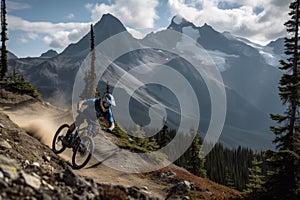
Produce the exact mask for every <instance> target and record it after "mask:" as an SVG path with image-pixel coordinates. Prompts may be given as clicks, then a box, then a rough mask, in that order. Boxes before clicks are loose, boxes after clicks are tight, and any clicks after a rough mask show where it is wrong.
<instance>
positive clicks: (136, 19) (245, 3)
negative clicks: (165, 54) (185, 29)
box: [7, 0, 291, 57]
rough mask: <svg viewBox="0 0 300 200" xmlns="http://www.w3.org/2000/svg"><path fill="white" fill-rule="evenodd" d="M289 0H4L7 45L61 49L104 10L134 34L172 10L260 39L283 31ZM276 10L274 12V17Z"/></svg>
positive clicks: (165, 20) (163, 20)
mask: <svg viewBox="0 0 300 200" xmlns="http://www.w3.org/2000/svg"><path fill="white" fill-rule="evenodd" d="M290 2H291V0H160V1H159V0H60V1H58V0H51V1H48V0H47V1H46V0H13V1H7V11H8V13H7V22H8V29H9V30H8V37H9V41H8V43H7V47H8V50H9V51H11V52H13V53H14V54H16V55H17V56H18V57H27V56H40V55H41V54H42V53H44V52H46V51H47V50H49V49H54V50H56V51H58V52H61V51H62V50H63V49H64V48H66V47H67V46H68V45H69V44H70V43H75V42H77V41H78V40H79V39H81V38H82V37H83V36H84V35H85V34H86V33H87V32H88V31H89V25H90V24H91V23H96V22H97V21H99V20H100V18H101V16H102V15H103V14H105V13H111V14H113V15H114V16H116V17H117V18H119V19H120V20H121V22H122V23H123V24H124V25H125V27H127V28H128V30H129V31H130V32H131V33H132V34H133V35H134V36H135V37H138V38H141V37H143V36H144V35H145V33H147V32H150V31H153V30H159V29H161V28H165V27H167V26H168V25H169V24H170V20H171V18H172V16H174V15H181V16H182V17H184V18H186V19H187V20H189V21H191V22H193V23H194V24H195V25H197V26H202V25H203V24H204V23H208V24H210V25H211V26H213V27H214V28H215V29H216V30H217V31H220V32H223V31H229V32H231V33H232V34H234V35H237V36H242V37H245V38H248V39H250V40H252V41H254V42H257V43H261V44H266V43H268V42H270V41H271V40H274V39H277V38H279V37H283V36H285V34H286V32H285V27H284V26H283V24H284V22H285V21H286V20H287V19H288V14H287V13H288V11H289V9H288V6H289V3H290ZM274 16H276V17H274Z"/></svg>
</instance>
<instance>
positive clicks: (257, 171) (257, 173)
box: [246, 153, 265, 197]
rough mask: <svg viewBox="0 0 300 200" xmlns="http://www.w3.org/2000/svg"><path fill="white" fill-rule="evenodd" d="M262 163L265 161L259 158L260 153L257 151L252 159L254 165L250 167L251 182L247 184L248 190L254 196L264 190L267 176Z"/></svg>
mask: <svg viewBox="0 0 300 200" xmlns="http://www.w3.org/2000/svg"><path fill="white" fill-rule="evenodd" d="M262 164H263V162H262V161H261V160H259V156H258V154H257V153H255V154H254V157H253V160H252V167H251V168H249V182H248V184H247V185H246V186H247V190H246V192H248V193H250V194H251V196H252V197H255V195H257V193H259V192H263V191H264V188H263V184H264V179H265V177H264V175H263V172H262Z"/></svg>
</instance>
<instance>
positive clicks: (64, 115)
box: [4, 102, 73, 147]
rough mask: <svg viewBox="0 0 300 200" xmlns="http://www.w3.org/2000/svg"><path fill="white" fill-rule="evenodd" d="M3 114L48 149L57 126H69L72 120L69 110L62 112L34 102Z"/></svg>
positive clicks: (48, 105)
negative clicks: (65, 124)
mask: <svg viewBox="0 0 300 200" xmlns="http://www.w3.org/2000/svg"><path fill="white" fill-rule="evenodd" d="M4 112H5V113H6V114H7V115H8V116H9V117H10V118H11V120H12V121H14V123H16V124H17V125H18V126H20V127H21V128H23V129H24V130H25V131H26V132H27V133H28V134H30V135H31V136H33V137H35V138H36V139H38V140H39V141H41V142H42V143H44V144H45V145H47V146H49V147H51V145H52V139H53V136H54V134H55V132H56V130H57V129H58V128H59V126H61V125H62V124H64V123H67V124H69V123H71V122H72V120H73V117H72V113H71V110H63V109H60V108H57V107H54V106H52V105H50V104H49V103H40V102H36V103H33V104H30V105H26V106H24V107H21V108H18V109H17V110H11V111H4Z"/></svg>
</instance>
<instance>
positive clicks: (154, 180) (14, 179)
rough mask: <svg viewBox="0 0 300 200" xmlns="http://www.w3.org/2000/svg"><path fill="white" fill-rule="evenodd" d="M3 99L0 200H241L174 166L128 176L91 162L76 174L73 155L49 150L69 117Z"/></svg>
mask: <svg viewBox="0 0 300 200" xmlns="http://www.w3.org/2000/svg"><path fill="white" fill-rule="evenodd" d="M0 95H1V98H0V136H1V137H0V155H1V156H0V191H1V192H0V199H241V198H242V195H241V193H239V192H238V191H235V190H233V189H230V188H227V187H225V186H221V185H218V184H216V183H214V182H212V181H209V180H207V179H203V178H199V177H196V176H194V175H192V174H190V173H189V172H187V171H186V170H184V169H182V168H179V167H177V166H175V165H171V166H169V167H167V168H164V169H161V170H158V171H155V172H151V173H145V174H128V173H125V172H120V171H116V170H113V169H111V168H109V167H106V166H104V165H102V164H101V162H100V163H99V161H97V160H91V161H90V163H89V164H88V166H86V168H84V169H82V170H77V171H76V170H72V168H71V167H70V165H69V164H68V161H69V160H70V154H68V153H66V154H64V155H62V156H61V157H60V156H57V155H56V154H54V153H53V152H52V151H51V149H50V148H49V144H50V143H51V139H52V134H53V132H54V131H53V130H55V129H57V127H58V125H59V124H60V123H62V121H66V122H67V121H68V120H70V119H69V118H70V113H69V112H68V111H67V110H62V109H59V108H56V107H54V106H51V105H50V104H48V103H45V102H39V101H36V100H34V99H32V98H30V97H28V96H27V95H24V94H23V95H21V94H18V95H16V94H14V93H12V92H9V91H4V90H0ZM5 113H6V114H5ZM41 113H44V114H41ZM50 116H51V117H50ZM12 120H13V121H12ZM50 121H52V122H51V123H52V126H50V124H51V123H50ZM16 123H17V124H18V125H17V124H16ZM38 125H39V126H38ZM20 126H21V127H22V128H20ZM25 130H26V131H25ZM69 153H70V152H69Z"/></svg>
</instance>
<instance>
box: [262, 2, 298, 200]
mask: <svg viewBox="0 0 300 200" xmlns="http://www.w3.org/2000/svg"><path fill="white" fill-rule="evenodd" d="M299 3H300V0H295V1H293V2H292V3H291V4H290V13H289V15H290V20H288V21H287V22H286V23H285V26H286V30H287V32H288V33H289V35H288V36H287V37H286V38H285V54H286V55H287V56H288V58H287V60H281V61H280V64H281V67H280V69H281V70H283V75H282V77H281V80H280V86H279V96H280V98H281V100H282V103H283V105H284V106H285V108H286V111H285V113H284V114H271V118H272V119H273V120H274V121H276V122H277V123H278V124H279V125H278V126H277V127H275V126H272V127H271V130H272V132H273V133H274V134H275V135H276V137H275V139H274V141H273V142H274V143H275V144H276V147H277V150H278V151H277V152H272V153H269V155H270V157H269V159H268V161H269V166H270V169H271V170H272V173H271V175H269V176H268V181H267V183H266V189H267V191H268V195H269V197H272V198H273V199H291V200H292V199H299V198H300V193H299V192H300V191H299V190H300V186H299V184H300V173H299V172H300V169H299V168H300V163H299V156H300V152H299V151H300V148H299V132H300V110H299V106H300V71H299V70H300V69H299V64H300V60H299V49H300V47H299V17H300V11H299Z"/></svg>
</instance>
